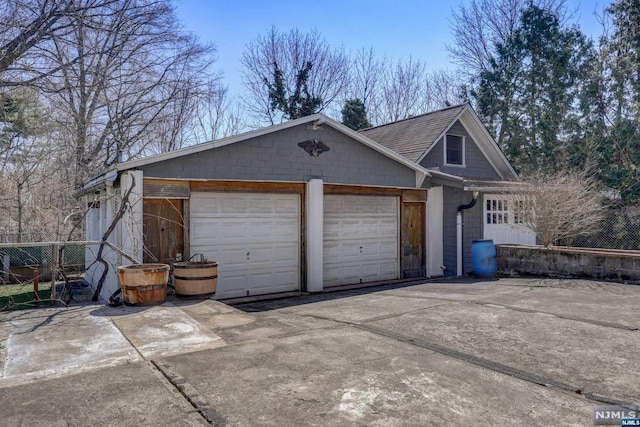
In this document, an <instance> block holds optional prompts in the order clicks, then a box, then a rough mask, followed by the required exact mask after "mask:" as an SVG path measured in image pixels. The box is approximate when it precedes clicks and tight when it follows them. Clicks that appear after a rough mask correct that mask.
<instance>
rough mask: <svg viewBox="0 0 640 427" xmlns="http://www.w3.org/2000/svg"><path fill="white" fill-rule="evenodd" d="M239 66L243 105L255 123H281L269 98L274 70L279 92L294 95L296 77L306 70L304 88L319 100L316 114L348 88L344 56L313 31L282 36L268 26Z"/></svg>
mask: <svg viewBox="0 0 640 427" xmlns="http://www.w3.org/2000/svg"><path fill="white" fill-rule="evenodd" d="M241 63H242V65H243V67H244V69H243V71H242V78H243V82H244V85H245V86H246V88H247V90H248V95H247V97H246V98H245V99H244V100H243V103H244V106H245V108H246V110H247V111H248V112H249V114H250V115H251V116H252V117H253V119H254V120H255V121H256V124H264V123H267V124H274V123H278V122H281V121H283V120H284V114H283V113H282V112H281V111H279V110H278V109H276V108H274V105H273V103H272V99H271V97H270V88H272V87H273V86H274V78H275V76H274V74H275V73H276V70H277V71H278V72H279V73H280V76H279V78H281V81H282V86H283V90H284V91H285V92H286V93H288V94H294V93H296V86H297V85H299V76H300V75H301V73H303V72H304V71H305V70H306V69H307V68H310V69H309V70H308V71H309V72H308V77H307V79H306V89H307V91H308V95H309V97H310V98H313V99H314V100H319V101H320V105H319V107H318V108H317V110H316V111H323V110H325V109H326V108H327V107H328V106H330V105H331V104H332V103H334V101H337V100H338V97H339V96H340V95H341V94H342V93H343V92H344V90H345V89H346V87H347V86H348V77H349V75H348V69H349V63H348V58H347V56H346V54H345V53H344V51H343V50H342V49H333V48H331V46H329V44H328V43H327V41H326V40H325V39H324V38H322V36H321V35H320V33H319V32H318V31H316V30H313V31H311V32H309V33H302V32H300V30H298V29H292V30H290V31H289V32H286V33H282V32H279V31H278V30H277V29H276V28H275V27H272V28H271V29H270V30H269V31H267V33H266V35H264V36H258V38H256V39H255V40H253V41H252V42H250V43H249V45H248V46H247V50H246V51H245V52H244V54H243V56H242V59H241ZM309 64H310V65H311V66H310V67H309Z"/></svg>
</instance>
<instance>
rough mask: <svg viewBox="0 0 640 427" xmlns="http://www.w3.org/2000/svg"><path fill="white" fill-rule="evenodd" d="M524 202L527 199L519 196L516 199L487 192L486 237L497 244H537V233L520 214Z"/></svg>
mask: <svg viewBox="0 0 640 427" xmlns="http://www.w3.org/2000/svg"><path fill="white" fill-rule="evenodd" d="M507 199H509V200H507ZM514 204H517V206H516V205H514ZM524 204H525V201H523V200H517V198H516V200H514V197H505V196H504V195H500V194H486V195H485V196H484V206H483V213H484V232H483V234H484V238H485V239H487V240H493V242H494V243H495V244H503V243H513V244H527V245H535V244H536V234H535V233H534V232H533V231H532V230H530V229H529V228H528V227H526V226H525V225H524V224H523V221H522V218H521V217H519V216H518V213H519V212H520V213H521V212H523V208H524ZM514 208H515V209H514Z"/></svg>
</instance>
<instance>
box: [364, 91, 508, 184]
mask: <svg viewBox="0 0 640 427" xmlns="http://www.w3.org/2000/svg"><path fill="white" fill-rule="evenodd" d="M458 120H459V121H460V123H461V124H462V125H463V126H464V127H465V129H466V130H467V132H469V135H470V136H471V137H472V138H473V140H474V141H475V143H476V145H477V146H478V149H479V150H480V151H481V152H482V154H483V155H484V156H485V158H486V159H487V161H488V162H489V163H490V164H491V166H492V167H493V168H494V170H495V171H496V172H497V173H498V175H499V176H500V177H501V179H505V180H517V179H518V174H517V173H516V171H515V170H514V169H513V167H512V166H511V163H509V161H508V160H507V158H506V157H505V155H504V153H502V150H500V148H499V147H498V144H497V143H496V142H495V141H494V139H493V137H492V136H491V135H490V134H489V132H488V131H487V128H486V127H485V126H484V124H483V123H482V121H481V120H480V118H479V117H478V115H477V114H476V112H475V111H474V110H473V108H472V107H471V105H470V104H469V103H468V102H465V103H463V104H459V105H454V106H452V107H447V108H444V109H442V110H438V111H433V112H430V113H426V114H421V115H419V116H415V117H410V118H408V119H404V120H399V121H397V122H393V123H388V124H386V125H380V126H376V127H373V128H368V129H363V130H361V131H360V133H362V134H363V135H366V136H367V137H368V138H370V139H373V140H374V141H377V142H379V143H380V144H382V145H384V146H385V147H388V148H390V149H391V150H393V151H395V152H396V153H398V154H400V155H401V156H403V157H405V158H407V159H409V160H411V161H412V162H415V163H420V162H421V161H422V159H424V158H425V156H426V155H427V154H428V153H429V152H430V151H431V150H432V149H433V147H435V145H436V143H437V142H438V141H439V140H440V139H441V138H442V137H443V136H444V135H445V134H446V133H447V131H448V130H449V129H451V127H452V126H453V125H454V124H455V123H456V122H457V121H458Z"/></svg>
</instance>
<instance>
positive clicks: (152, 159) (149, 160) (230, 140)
mask: <svg viewBox="0 0 640 427" xmlns="http://www.w3.org/2000/svg"><path fill="white" fill-rule="evenodd" d="M324 118H325V116H324V115H323V114H321V113H316V114H312V115H310V116H305V117H302V118H300V119H295V120H289V121H287V122H284V123H280V124H277V125H274V126H268V127H264V128H260V129H256V130H252V131H249V132H244V133H241V134H239V135H234V136H230V137H227V138H222V139H219V140H216V141H210V142H205V143H202V144H197V145H192V146H189V147H185V148H180V149H178V150H174V151H169V152H167V153H160V154H156V155H153V156H149V157H145V158H142V159H138V160H131V161H128V162H124V163H120V164H118V171H123V170H128V169H133V168H137V167H140V166H146V165H149V164H153V163H158V162H162V161H165V160H171V159H175V158H178V157H182V156H188V155H190V154H197V153H200V152H202V151H206V150H210V149H213V148H219V147H224V146H225V145H230V144H234V143H236V142H240V141H244V140H247V139H251V138H257V137H260V136H263V135H267V134H269V133H272V132H277V131H280V130H284V129H288V128H290V127H294V126H298V125H300V124H303V123H310V122H314V121H317V120H322V119H324Z"/></svg>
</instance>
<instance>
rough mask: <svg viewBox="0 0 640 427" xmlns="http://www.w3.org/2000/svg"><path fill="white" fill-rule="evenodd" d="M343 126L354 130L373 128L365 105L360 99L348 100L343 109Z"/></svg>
mask: <svg viewBox="0 0 640 427" xmlns="http://www.w3.org/2000/svg"><path fill="white" fill-rule="evenodd" d="M342 124H343V125H345V126H347V127H350V128H351V129H353V130H360V129H365V128H368V127H371V123H369V120H367V111H366V109H365V107H364V103H363V102H362V101H361V100H359V99H347V100H346V101H345V103H344V107H343V108H342Z"/></svg>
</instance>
